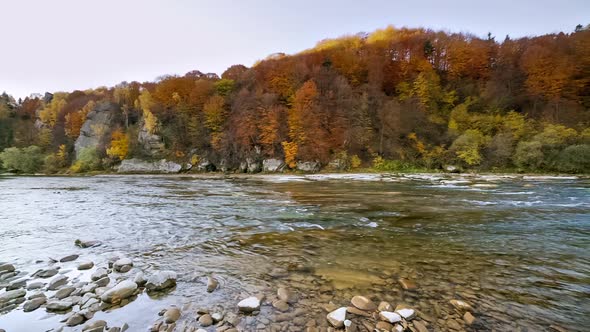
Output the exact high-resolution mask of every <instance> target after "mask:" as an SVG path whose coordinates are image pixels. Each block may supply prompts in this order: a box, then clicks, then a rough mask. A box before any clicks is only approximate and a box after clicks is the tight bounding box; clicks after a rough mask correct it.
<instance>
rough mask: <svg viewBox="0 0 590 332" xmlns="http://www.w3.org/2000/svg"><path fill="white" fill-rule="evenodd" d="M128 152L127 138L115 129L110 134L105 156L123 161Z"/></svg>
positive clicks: (119, 130)
mask: <svg viewBox="0 0 590 332" xmlns="http://www.w3.org/2000/svg"><path fill="white" fill-rule="evenodd" d="M128 152H129V137H127V135H126V134H125V133H124V132H123V131H122V130H121V129H117V130H115V131H113V133H112V134H111V147H110V148H108V149H107V155H109V156H110V157H113V158H119V159H120V160H123V159H125V157H126V156H127V153H128Z"/></svg>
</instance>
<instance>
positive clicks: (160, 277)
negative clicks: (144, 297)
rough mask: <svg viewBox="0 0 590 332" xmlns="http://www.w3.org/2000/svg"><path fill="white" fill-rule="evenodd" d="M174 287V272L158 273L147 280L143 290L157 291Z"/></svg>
mask: <svg viewBox="0 0 590 332" xmlns="http://www.w3.org/2000/svg"><path fill="white" fill-rule="evenodd" d="M174 285H176V272H172V271H160V272H156V273H155V274H153V275H151V276H150V277H149V278H148V280H147V283H146V284H145V288H147V289H148V290H150V291H158V290H163V289H166V288H170V287H172V286H174Z"/></svg>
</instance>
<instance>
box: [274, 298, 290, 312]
mask: <svg viewBox="0 0 590 332" xmlns="http://www.w3.org/2000/svg"><path fill="white" fill-rule="evenodd" d="M272 306H273V307H274V308H275V309H277V310H278V311H282V312H285V311H287V310H289V304H288V303H287V302H285V301H283V300H276V301H273V303H272Z"/></svg>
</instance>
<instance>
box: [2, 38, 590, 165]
mask: <svg viewBox="0 0 590 332" xmlns="http://www.w3.org/2000/svg"><path fill="white" fill-rule="evenodd" d="M104 102H109V103H113V105H116V107H117V112H118V114H119V116H118V118H117V121H116V125H115V126H113V127H112V128H108V131H109V139H107V140H105V141H104V142H103V143H101V144H100V145H99V146H97V148H96V149H95V151H92V153H85V154H84V156H82V157H84V158H87V159H88V160H87V161H79V162H78V163H77V160H76V157H75V154H74V153H73V147H74V142H75V141H76V139H77V138H78V136H79V135H80V129H81V127H82V125H83V123H84V121H85V119H86V116H87V114H88V113H89V112H90V111H92V109H94V107H95V106H96V105H98V104H100V103H104ZM589 109H590V30H589V29H588V27H586V28H585V27H582V26H578V27H577V28H576V30H575V32H572V33H559V34H550V35H543V36H538V37H530V38H529V37H527V38H520V39H510V38H509V37H506V38H505V39H504V40H503V41H502V42H498V41H496V40H495V38H494V37H492V36H491V35H489V36H488V37H487V38H478V37H475V36H472V35H468V34H458V33H447V32H443V31H432V30H426V29H408V28H402V29H397V28H394V27H388V28H385V29H382V30H377V31H375V32H373V33H369V34H364V33H363V34H357V35H351V36H344V37H341V38H336V39H327V40H324V41H321V42H320V43H318V44H317V45H316V46H315V47H314V48H312V49H309V50H306V51H303V52H301V53H299V54H295V55H285V54H274V55H271V56H269V57H268V58H266V59H265V60H262V61H260V62H258V63H256V64H255V65H254V66H253V67H252V68H247V67H245V66H243V65H234V66H231V67H230V68H229V69H227V70H226V71H225V72H224V73H223V74H222V75H221V77H218V76H217V75H215V74H205V73H202V72H200V71H192V72H189V73H187V74H185V75H184V76H163V77H160V78H158V79H157V80H156V81H155V82H144V83H139V82H130V83H128V82H123V83H121V84H118V85H117V86H114V87H111V88H107V87H103V88H98V89H94V90H86V91H74V92H70V93H65V92H57V93H54V94H53V95H52V96H48V97H47V98H44V97H43V96H37V97H34V96H33V97H31V98H26V99H25V100H18V101H15V100H14V99H13V98H12V97H10V96H9V95H7V94H3V95H2V96H1V97H0V151H2V150H4V149H6V151H5V152H4V153H3V154H2V155H0V159H2V160H3V161H4V167H5V168H13V169H14V168H16V169H18V168H24V167H23V166H18V165H19V164H18V162H23V161H22V160H21V161H15V160H14V159H15V158H16V159H18V155H21V156H22V155H27V154H28V155H33V156H32V157H31V158H29V159H30V160H28V161H27V162H28V164H29V165H35V166H31V167H33V170H36V171H39V170H45V171H47V172H54V171H60V170H64V169H72V168H71V167H72V166H74V167H73V169H72V170H74V171H81V170H89V169H100V168H101V167H103V168H104V167H110V166H112V165H114V164H116V163H117V162H118V161H120V160H121V159H125V158H131V157H139V158H147V157H149V158H154V157H157V158H167V159H169V160H176V161H183V162H191V161H192V162H193V163H196V162H198V161H199V160H204V159H207V160H209V161H211V162H212V163H213V164H216V165H220V164H223V165H229V168H232V167H233V168H234V169H235V168H237V165H239V163H240V162H242V161H244V160H245V159H246V158H260V159H266V158H277V159H282V160H284V161H285V162H286V164H287V165H288V167H291V168H293V167H295V164H296V162H298V161H319V162H320V163H321V164H322V165H328V164H330V162H333V161H334V160H337V161H338V165H344V166H342V167H343V168H346V167H349V168H350V167H375V168H378V169H383V170H395V169H397V168H403V167H408V166H407V165H411V166H412V167H417V168H427V169H436V168H440V167H441V166H443V165H448V164H451V165H457V166H460V167H463V168H469V169H477V170H494V169H514V170H522V171H561V172H588V171H589V170H590V111H589ZM142 130H143V131H147V132H148V133H149V134H150V135H153V136H154V137H158V139H160V140H161V142H162V143H163V147H164V148H163V149H162V150H161V151H160V152H159V153H157V154H156V155H154V154H148V153H146V151H145V149H144V145H143V144H141V143H140V142H138V137H139V136H141V135H139V133H140V132H142ZM31 146H32V147H31ZM10 147H16V148H19V150H16V149H7V148H10ZM24 148H26V149H24ZM33 150H34V151H33ZM25 151H28V153H25ZM77 158H78V159H80V158H81V156H80V155H78V156H77ZM31 160H32V161H31ZM86 162H89V163H90V164H88V163H86ZM76 163H77V165H76ZM332 164H334V163H332ZM23 171H24V170H23ZM28 171H31V169H28Z"/></svg>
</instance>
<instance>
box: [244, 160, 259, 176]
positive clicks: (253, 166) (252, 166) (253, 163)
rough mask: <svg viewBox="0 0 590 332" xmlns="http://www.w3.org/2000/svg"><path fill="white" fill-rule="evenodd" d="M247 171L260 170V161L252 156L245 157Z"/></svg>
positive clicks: (256, 171) (254, 171) (255, 171)
mask: <svg viewBox="0 0 590 332" xmlns="http://www.w3.org/2000/svg"><path fill="white" fill-rule="evenodd" d="M246 167H247V171H248V173H258V172H260V171H261V170H262V163H261V162H260V161H258V160H256V159H254V158H246Z"/></svg>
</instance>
